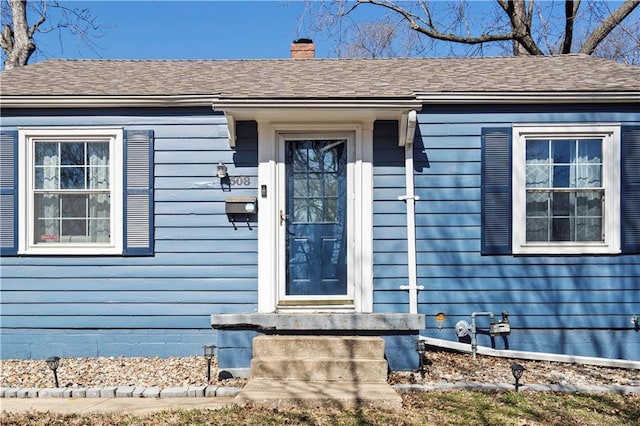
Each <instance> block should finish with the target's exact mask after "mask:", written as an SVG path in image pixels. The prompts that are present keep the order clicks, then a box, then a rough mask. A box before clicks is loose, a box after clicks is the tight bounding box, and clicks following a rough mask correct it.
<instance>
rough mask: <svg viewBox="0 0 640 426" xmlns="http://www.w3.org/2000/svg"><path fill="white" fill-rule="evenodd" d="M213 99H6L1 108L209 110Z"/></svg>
mask: <svg viewBox="0 0 640 426" xmlns="http://www.w3.org/2000/svg"><path fill="white" fill-rule="evenodd" d="M214 96H215V95H213V94H210V95H150V96H146V95H145V96H142V95H140V96H138V95H131V96H110V95H83V96H75V95H72V96H61V95H55V96H51V95H29V96H22V95H5V96H2V97H0V102H1V104H2V107H3V108H128V107H131V108H140V107H165V108H166V107H208V106H211V99H213V97H214Z"/></svg>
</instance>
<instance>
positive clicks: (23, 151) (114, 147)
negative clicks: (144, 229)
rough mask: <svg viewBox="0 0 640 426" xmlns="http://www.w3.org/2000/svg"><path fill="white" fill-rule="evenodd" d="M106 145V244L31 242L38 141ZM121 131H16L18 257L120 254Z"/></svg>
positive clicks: (116, 128) (108, 129)
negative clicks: (35, 150) (107, 186)
mask: <svg viewBox="0 0 640 426" xmlns="http://www.w3.org/2000/svg"><path fill="white" fill-rule="evenodd" d="M87 140H105V141H108V142H109V168H110V170H109V178H110V182H109V183H110V185H109V190H110V197H111V200H110V210H111V212H110V217H111V220H110V222H111V223H110V230H111V238H110V241H109V242H108V243H59V244H45V245H38V244H35V243H34V227H35V221H34V190H33V188H34V180H35V167H34V161H35V152H34V146H35V143H36V142H38V141H87ZM123 151H124V142H123V129H122V128H120V127H60V128H23V129H19V130H18V208H19V212H20V213H19V218H18V235H19V238H18V254H26V255H102V254H122V251H123V211H122V209H123V204H122V202H123V201H122V200H123V193H124V188H123Z"/></svg>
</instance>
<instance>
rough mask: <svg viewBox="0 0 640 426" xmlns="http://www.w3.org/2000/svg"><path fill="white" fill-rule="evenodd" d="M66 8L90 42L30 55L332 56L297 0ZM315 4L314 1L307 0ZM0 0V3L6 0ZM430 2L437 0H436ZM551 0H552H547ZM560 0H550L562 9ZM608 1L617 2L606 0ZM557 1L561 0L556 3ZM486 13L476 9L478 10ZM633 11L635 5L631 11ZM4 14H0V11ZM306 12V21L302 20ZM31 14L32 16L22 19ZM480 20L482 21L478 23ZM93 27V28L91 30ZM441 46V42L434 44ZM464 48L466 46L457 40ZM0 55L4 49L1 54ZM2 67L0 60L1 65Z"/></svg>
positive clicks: (97, 1)
mask: <svg viewBox="0 0 640 426" xmlns="http://www.w3.org/2000/svg"><path fill="white" fill-rule="evenodd" d="M29 1H30V2H31V3H32V4H37V2H36V1H35V0H29ZM58 1H59V2H60V3H61V4H62V5H63V6H67V7H70V8H76V9H82V8H86V9H87V10H88V11H89V12H90V14H91V15H92V16H93V17H95V18H96V24H97V25H98V26H99V27H100V31H101V32H102V33H103V36H102V37H99V38H96V37H93V38H92V39H91V41H92V42H93V43H94V44H95V48H93V49H92V48H90V47H89V46H88V45H87V44H85V43H83V42H82V41H79V38H78V37H76V36H74V35H72V34H70V33H69V32H68V31H62V32H57V31H53V32H48V33H42V32H39V33H37V34H36V36H35V39H36V44H37V45H38V48H39V50H38V51H37V52H36V53H35V54H34V55H33V56H32V58H31V60H30V63H34V62H38V61H42V60H45V59H49V58H84V59H96V58H102V59H263V58H265V59H272V58H288V57H290V46H291V43H292V42H293V41H294V40H295V39H297V38H301V37H305V38H307V37H309V38H313V39H314V42H315V46H316V57H319V58H326V57H334V56H335V51H334V48H335V46H334V45H333V41H330V40H323V39H321V38H319V37H318V38H316V37H314V35H313V34H308V33H305V30H304V28H305V24H307V25H308V24H309V21H308V20H309V19H310V17H309V14H307V15H306V16H305V13H304V12H305V1H304V0H254V1H246V0H226V1H224V0H189V1H187V0H185V1H175V0H173V1H172V0H84V1H70V0H58ZM311 1H312V4H314V6H316V5H318V4H320V3H319V2H313V0H311ZM0 2H1V3H0V4H2V5H3V6H5V5H6V3H5V0H0ZM434 4H435V5H439V4H444V2H441V3H439V2H436V3H434ZM470 4H473V6H474V10H475V13H476V15H474V16H473V17H474V18H475V19H473V20H472V21H471V22H469V24H470V25H471V29H473V25H474V24H476V25H477V24H478V20H481V19H482V17H481V16H479V14H480V15H486V16H490V14H489V11H490V10H491V9H492V8H495V7H496V5H495V3H494V1H486V0H485V1H480V0H472V3H470ZM549 4H551V3H549ZM562 4H563V3H562V2H559V1H558V2H555V5H556V6H557V7H559V8H560V9H561V10H560V9H558V10H560V12H564V9H563V8H562V7H560V6H562ZM608 4H609V5H610V7H611V8H612V9H614V8H615V7H617V5H619V4H620V1H618V0H615V1H613V0H611V1H609V0H608ZM558 5H560V6H558ZM483 9H484V11H485V12H486V13H482V10H483ZM556 9H557V8H556ZM381 10H382V9H381V8H377V7H360V8H358V10H357V11H356V12H355V13H354V14H351V15H349V16H350V17H351V16H355V17H357V18H356V19H361V18H368V17H370V16H372V15H374V14H376V13H379V11H381ZM59 13H60V10H59V9H55V8H49V16H48V20H47V23H45V25H43V26H42V27H41V28H43V29H44V28H46V27H47V24H50V23H56V22H60V16H59V15H56V14H59ZM634 14H635V18H633V19H638V18H637V17H638V15H639V14H640V9H637V13H636V12H634ZM3 18H5V15H4V13H3ZM305 18H306V21H305ZM29 21H30V22H33V21H34V19H33V16H31V17H30V19H29ZM480 28H482V27H480ZM94 35H95V33H94ZM443 45H446V46H447V47H446V48H442V47H440V48H438V47H437V46H438V45H437V44H436V45H434V46H436V47H434V48H432V50H430V51H429V52H428V55H430V56H447V55H450V54H451V50H450V47H449V46H451V44H446V43H444V44H443ZM438 49H440V50H438ZM462 49H463V50H464V49H467V48H466V47H463V48H462ZM484 52H485V54H487V55H500V54H504V53H503V51H501V50H499V49H498V48H497V47H495V45H493V46H488V47H486V50H485V51H484ZM2 59H3V60H4V55H3V58H2ZM0 67H1V65H0Z"/></svg>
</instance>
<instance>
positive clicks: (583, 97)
mask: <svg viewBox="0 0 640 426" xmlns="http://www.w3.org/2000/svg"><path fill="white" fill-rule="evenodd" d="M416 99H417V100H418V101H420V102H422V103H429V104H486V103H491V102H494V103H506V104H547V103H549V104H559V103H579V104H585V103H634V102H636V103H637V102H640V91H620V92H612V91H609V92H606V91H602V92H417V93H416Z"/></svg>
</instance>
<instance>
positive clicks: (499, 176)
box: [481, 128, 511, 254]
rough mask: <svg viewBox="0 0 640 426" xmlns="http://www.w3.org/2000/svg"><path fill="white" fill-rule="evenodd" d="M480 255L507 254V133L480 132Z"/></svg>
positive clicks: (493, 129) (509, 142) (508, 174)
mask: <svg viewBox="0 0 640 426" xmlns="http://www.w3.org/2000/svg"><path fill="white" fill-rule="evenodd" d="M481 210H482V237H481V252H482V254H510V253H511V129H510V128H485V129H482V202H481Z"/></svg>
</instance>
